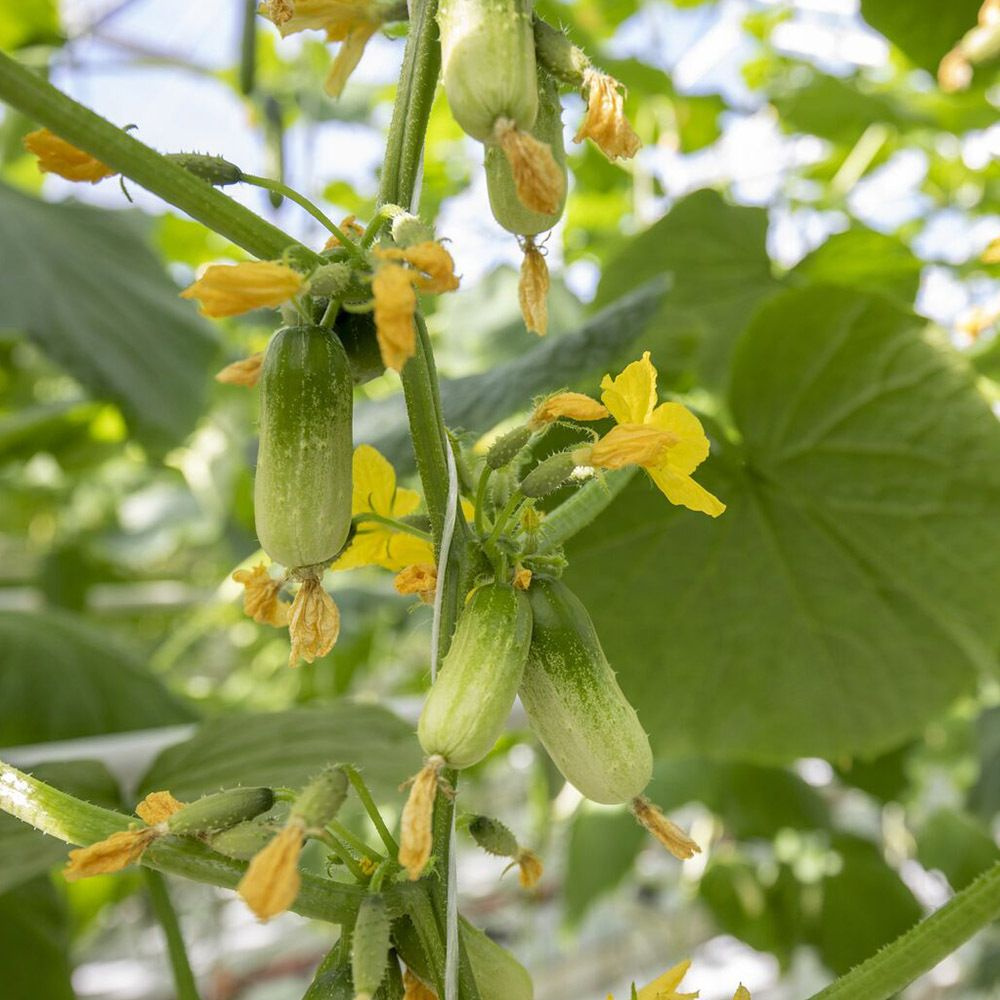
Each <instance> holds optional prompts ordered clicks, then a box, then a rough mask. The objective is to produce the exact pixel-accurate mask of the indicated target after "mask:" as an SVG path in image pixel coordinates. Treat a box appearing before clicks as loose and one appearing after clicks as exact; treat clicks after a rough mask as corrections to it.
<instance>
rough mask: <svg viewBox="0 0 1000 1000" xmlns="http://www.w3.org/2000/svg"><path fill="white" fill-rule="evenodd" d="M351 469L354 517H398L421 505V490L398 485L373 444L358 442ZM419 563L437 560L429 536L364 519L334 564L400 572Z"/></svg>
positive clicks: (344, 566)
mask: <svg viewBox="0 0 1000 1000" xmlns="http://www.w3.org/2000/svg"><path fill="white" fill-rule="evenodd" d="M352 469H353V480H354V483H353V499H352V501H351V513H352V515H353V516H354V517H357V516H358V515H364V514H375V515H377V516H378V517H385V518H391V519H392V520H397V521H398V520H399V519H400V518H404V517H406V516H407V515H409V514H412V513H414V512H415V511H416V509H417V508H418V507H419V506H420V494H419V493H417V491H416V490H408V489H405V488H403V487H397V486H396V470H395V469H393V467H392V466H391V465H390V464H389V462H388V461H387V460H386V459H385V458H384V457H383V456H382V455H380V454H379V452H378V451H376V449H375V448H373V447H372V446H371V445H369V444H362V445H358V447H357V448H356V449H355V451H354V460H353V463H352ZM420 563H423V564H433V563H434V546H433V545H432V544H431V542H430V541H429V540H427V539H424V538H419V537H418V536H416V535H411V534H409V533H408V532H405V531H399V530H398V529H397V528H394V527H393V526H392V525H391V524H385V523H383V522H380V521H361V522H360V523H359V524H358V527H357V531H356V533H355V534H354V536H353V538H352V539H351V542H350V544H349V545H348V547H347V548H346V549H345V550H344V552H343V553H342V554H341V556H340V558H339V559H337V560H336V562H334V564H333V566H332V567H331V568H332V569H335V570H340V569H354V568H355V567H357V566H381V567H383V569H388V570H393V571H394V572H398V571H399V570H401V569H405V568H406V567H407V566H413V565H415V564H420Z"/></svg>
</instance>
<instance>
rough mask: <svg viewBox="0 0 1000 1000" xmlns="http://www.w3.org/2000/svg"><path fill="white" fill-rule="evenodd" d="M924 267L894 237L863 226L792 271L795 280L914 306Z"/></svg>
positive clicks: (841, 235)
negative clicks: (839, 287)
mask: <svg viewBox="0 0 1000 1000" xmlns="http://www.w3.org/2000/svg"><path fill="white" fill-rule="evenodd" d="M922 267H923V263H922V262H921V261H920V260H919V259H918V258H917V257H915V256H914V255H913V252H912V251H911V250H910V248H909V247H908V246H907V245H906V244H905V243H903V241H902V240H900V239H897V238H896V237H895V236H886V235H885V234H883V233H877V232H875V231H874V230H873V229H866V228H865V227H864V226H854V227H852V228H851V229H848V230H847V231H846V232H843V233H837V234H836V235H834V236H831V237H830V238H829V239H828V240H826V241H825V242H823V243H821V244H820V245H819V246H818V247H817V248H816V249H815V250H813V252H812V253H810V254H807V255H806V256H805V257H804V258H803V259H802V260H801V261H799V263H798V264H797V265H796V266H795V268H793V270H792V272H791V274H792V278H793V279H803V280H805V281H808V282H813V283H814V284H823V283H825V284H830V285H845V286H847V287H850V288H857V289H860V290H862V291H866V292H879V293H881V294H882V295H888V296H891V297H892V298H895V299H898V300H899V301H900V303H902V304H903V305H906V306H911V305H912V304H913V300H914V299H915V298H916V296H917V289H918V287H919V286H920V271H921V268H922Z"/></svg>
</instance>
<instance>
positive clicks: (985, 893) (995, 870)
mask: <svg viewBox="0 0 1000 1000" xmlns="http://www.w3.org/2000/svg"><path fill="white" fill-rule="evenodd" d="M998 917H1000V862H997V863H996V864H995V865H994V866H993V867H992V868H990V869H989V870H987V871H986V872H984V873H983V874H982V875H980V876H979V878H977V879H976V881H975V882H973V883H972V885H969V886H967V887H966V888H964V889H963V890H962V891H961V892H959V893H956V894H955V895H954V896H953V897H952V898H951V899H950V900H949V901H948V902H947V903H945V905H944V906H942V907H941V908H940V909H939V910H937V911H935V912H934V913H932V914H931V915H930V916H929V917H928V918H927V919H926V920H922V921H921V922H920V923H919V924H917V925H916V926H915V927H912V928H910V930H908V931H907V932H906V933H905V934H903V935H902V936H900V937H898V938H896V940H895V941H893V942H892V944H889V945H886V947H884V948H883V949H882V950H881V951H880V952H878V953H877V954H875V955H873V956H872V957H871V958H869V959H868V961H867V962H863V963H862V964H861V965H859V966H857V967H855V968H853V969H851V971H850V972H848V973H847V975H846V976H841V977H840V979H838V980H836V982H833V983H831V984H830V985H829V986H827V987H826V989H824V990H820V992H819V993H816V994H814V995H813V996H812V997H810V1000H888V998H889V997H891V996H895V994H896V993H898V992H899V991H900V990H901V989H903V987H904V986H906V985H907V984H908V983H912V982H913V980H914V979H916V978H917V977H918V976H921V975H923V974H924V973H925V972H928V971H929V970H930V969H933V968H934V966H935V965H937V964H938V962H940V961H941V960H942V959H943V958H946V957H947V956H948V955H950V954H951V953H952V952H953V951H954V950H955V949H956V948H958V947H959V945H961V944H963V943H964V942H966V941H968V940H969V938H971V937H972V935H973V934H975V933H976V932H977V931H979V930H981V929H982V928H983V927H985V926H986V925H987V924H989V923H991V922H992V921H994V920H996V919H997V918H998Z"/></svg>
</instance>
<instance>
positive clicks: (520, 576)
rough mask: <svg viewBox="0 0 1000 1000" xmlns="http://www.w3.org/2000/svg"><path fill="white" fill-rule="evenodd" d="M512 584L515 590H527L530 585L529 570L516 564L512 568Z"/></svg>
mask: <svg viewBox="0 0 1000 1000" xmlns="http://www.w3.org/2000/svg"><path fill="white" fill-rule="evenodd" d="M514 586H515V588H516V589H517V590H527V589H528V587H530V586H531V570H530V569H526V568H525V567H524V566H521V565H520V564H518V565H517V566H516V567H515V568H514Z"/></svg>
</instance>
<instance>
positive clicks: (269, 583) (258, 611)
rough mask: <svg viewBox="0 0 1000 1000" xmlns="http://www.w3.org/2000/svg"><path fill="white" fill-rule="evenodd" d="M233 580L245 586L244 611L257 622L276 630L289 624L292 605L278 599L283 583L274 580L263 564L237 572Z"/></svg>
mask: <svg viewBox="0 0 1000 1000" xmlns="http://www.w3.org/2000/svg"><path fill="white" fill-rule="evenodd" d="M233 579H234V580H235V581H236V582H237V583H242V584H243V587H244V590H243V610H244V611H245V612H246V613H247V614H248V615H249V616H250V617H251V618H252V619H253V620H254V621H255V622H257V623H258V624H260V625H273V626H274V627H275V628H282V627H283V626H285V625H287V624H288V613H289V611H290V610H291V605H290V604H289V603H288V602H287V601H282V600H281V599H280V598H279V597H278V594H279V593H280V592H281V586H282V581H281V580H275V579H273V578H272V577H271V575H270V574H269V573H268V572H267V567H266V566H265V565H264V564H263V563H258V564H257V565H256V566H254V568H253V569H238V570H236V572H235V573H233Z"/></svg>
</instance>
